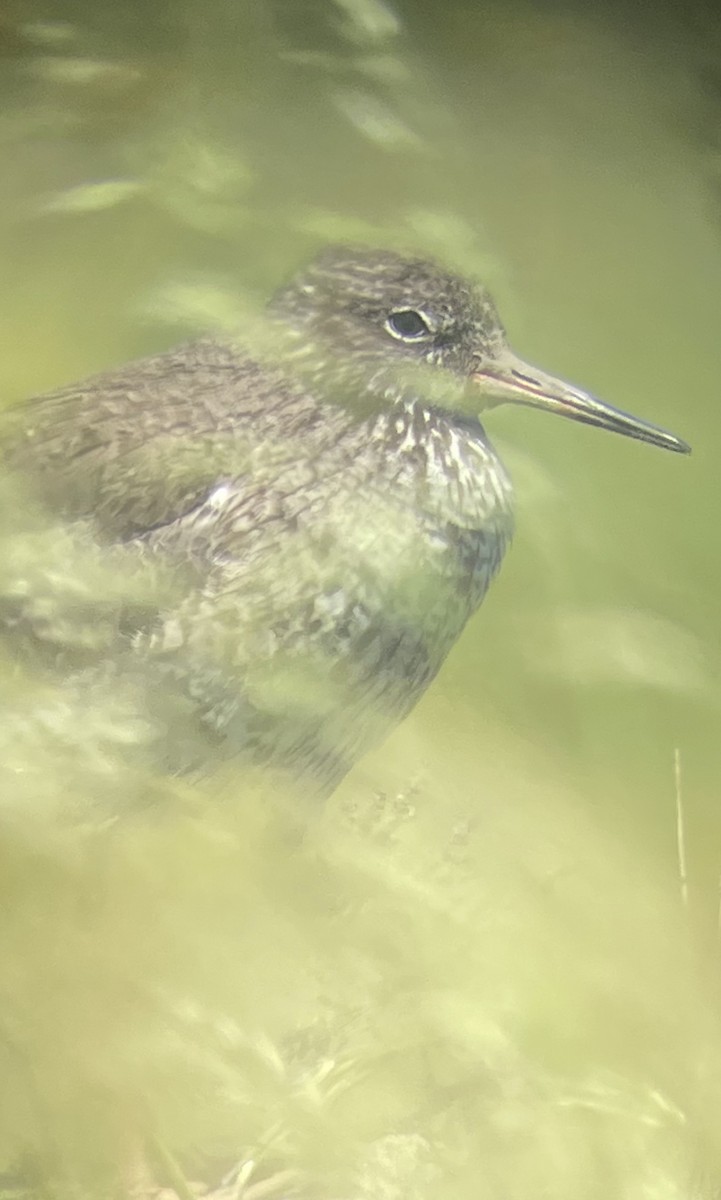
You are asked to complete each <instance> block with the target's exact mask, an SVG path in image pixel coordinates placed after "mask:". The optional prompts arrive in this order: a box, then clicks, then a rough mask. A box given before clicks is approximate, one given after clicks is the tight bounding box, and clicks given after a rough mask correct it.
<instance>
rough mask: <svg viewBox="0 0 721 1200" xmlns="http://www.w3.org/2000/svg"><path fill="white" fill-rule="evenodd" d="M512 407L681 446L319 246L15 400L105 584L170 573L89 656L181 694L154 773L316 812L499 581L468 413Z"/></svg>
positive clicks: (417, 691) (364, 252)
mask: <svg viewBox="0 0 721 1200" xmlns="http://www.w3.org/2000/svg"><path fill="white" fill-rule="evenodd" d="M504 402H508V403H511V404H520V405H526V406H531V407H534V408H538V409H541V410H545V411H547V412H552V413H557V414H559V415H561V416H565V417H569V418H571V419H573V420H575V421H577V422H583V423H586V424H588V425H593V426H597V427H599V428H601V429H607V430H611V431H615V432H617V433H620V434H623V435H625V436H627V437H630V438H635V439H638V440H640V441H644V442H647V443H650V444H652V445H655V446H658V447H662V448H665V449H667V450H671V451H675V452H678V453H687V452H688V451H689V449H690V448H689V446H688V445H687V444H686V443H685V442H684V441H682V440H681V439H680V438H678V437H676V436H675V435H674V434H672V433H670V432H667V431H666V430H664V429H662V428H660V427H658V426H655V425H652V424H650V423H648V422H646V421H643V420H640V419H639V418H636V417H634V416H632V415H630V414H628V413H625V412H623V411H621V410H619V409H616V408H613V407H611V406H610V405H608V404H606V403H603V402H602V401H601V400H599V399H596V398H595V397H594V396H593V395H592V394H591V393H589V392H587V391H584V390H582V389H580V388H577V387H575V386H572V385H570V384H568V383H566V382H564V381H563V380H561V379H558V378H556V377H555V376H553V375H550V374H548V373H546V372H545V371H542V370H540V369H539V368H537V367H535V366H532V365H530V364H528V363H526V362H525V361H523V359H521V358H519V357H518V356H517V355H516V354H515V353H514V351H513V350H512V349H511V348H510V345H509V343H508V339H507V336H506V333H505V330H504V326H503V324H502V322H501V318H500V316H499V314H498V311H497V308H496V306H495V303H494V301H493V299H492V298H491V296H490V294H489V292H488V291H487V289H486V288H485V286H483V285H482V284H481V283H479V282H476V281H474V280H471V279H467V278H465V277H464V276H462V275H460V274H457V273H455V272H454V271H452V270H449V269H447V268H446V267H444V266H443V265H441V264H439V263H438V262H436V261H435V260H430V259H426V258H425V257H423V256H422V255H414V254H403V253H397V252H396V251H392V250H388V249H376V248H373V247H368V246H346V245H331V246H328V247H326V248H324V249H323V250H321V252H320V253H319V254H318V255H317V256H316V257H315V258H314V259H313V260H312V261H310V262H309V263H308V264H307V265H306V266H305V267H303V268H301V269H300V270H299V271H298V272H297V273H296V274H295V275H293V276H292V277H291V278H290V281H289V282H287V283H285V284H284V285H282V286H281V287H280V288H279V289H278V290H277V291H276V292H275V294H273V295H272V296H271V298H270V300H269V301H268V304H267V306H266V308H265V311H264V313H263V317H262V320H261V321H259V322H249V324H248V328H247V329H245V330H241V331H240V332H238V333H232V334H229V333H227V332H225V331H223V332H220V333H217V334H213V335H203V336H200V337H198V338H197V339H195V340H193V341H190V342H187V343H185V344H183V345H181V346H179V347H177V348H175V349H171V350H169V351H166V352H163V353H159V354H156V355H154V356H151V357H148V358H145V359H142V360H140V361H137V362H134V363H131V364H129V365H124V366H121V367H119V368H117V369H111V370H109V371H107V372H105V373H103V374H100V375H97V376H94V377H92V378H90V379H89V380H88V381H87V382H85V383H81V384H78V385H74V386H70V387H65V388H62V389H61V390H58V391H55V392H52V393H49V394H47V395H43V396H40V397H37V398H34V399H31V400H28V401H24V402H22V403H20V404H19V405H17V406H15V407H14V408H13V409H12V410H11V411H10V413H9V416H8V417H7V418H6V421H5V425H4V430H3V433H2V435H1V436H0V452H1V453H2V456H3V459H4V462H5V467H6V471H8V472H10V474H11V477H12V478H13V479H14V478H18V479H19V480H20V481H21V485H22V487H23V488H24V489H25V490H26V493H27V494H29V495H30V494H31V495H32V497H33V502H37V503H39V504H40V505H42V506H43V508H44V509H45V510H46V511H47V512H48V513H50V514H52V516H53V517H54V518H56V519H58V520H59V521H61V522H62V523H63V527H64V528H66V529H72V530H77V531H79V533H81V534H82V537H83V538H85V539H90V541H91V542H92V544H93V545H94V546H98V547H102V548H103V549H104V550H106V551H107V553H108V554H110V556H111V559H110V560H109V561H112V562H114V563H117V564H119V570H120V572H121V573H123V572H125V570H126V568H127V570H128V571H130V570H131V569H132V564H137V563H141V564H143V565H145V566H147V565H148V564H150V565H151V566H153V567H154V568H157V569H158V570H159V571H161V573H166V572H167V573H168V574H169V575H170V576H172V578H173V585H172V588H171V590H170V593H169V594H168V595H167V596H165V595H164V594H163V595H162V596H161V597H160V598H158V599H157V600H154V601H153V604H152V605H151V606H150V611H149V612H146V611H143V612H142V613H141V614H138V613H133V611H132V604H131V605H130V606H129V610H130V615H128V613H126V614H125V616H124V618H123V619H121V620H120V621H119V622H118V635H117V638H118V641H117V645H115V646H114V648H113V649H112V652H111V650H110V649H106V650H104V651H103V653H104V654H105V655H106V657H107V658H108V659H113V662H115V663H117V662H118V661H121V660H122V662H123V664H124V668H123V669H127V670H130V671H135V672H136V673H137V674H138V675H142V677H143V678H144V679H146V680H147V681H149V682H147V695H148V696H149V697H152V696H154V695H155V696H162V697H163V698H164V699H163V701H162V703H160V702H159V705H160V706H159V709H158V711H160V712H161V713H163V704H170V700H169V697H172V698H173V703H174V704H175V706H176V710H174V711H175V713H176V717H177V719H178V721H179V725H178V728H179V729H180V731H181V732H180V734H179V735H178V736H176V737H175V739H174V749H173V750H172V751H171V750H170V749H167V748H166V750H165V751H164V752H163V753H164V755H165V758H164V762H165V763H166V766H167V769H168V770H170V771H171V772H178V773H182V772H191V773H192V772H193V771H196V770H197V771H201V772H202V771H203V770H205V769H206V768H208V767H209V764H212V763H213V762H215V761H219V760H223V761H225V760H226V759H231V760H238V761H240V762H247V763H252V764H254V765H260V766H261V767H262V766H267V767H270V768H273V769H278V770H280V771H282V772H287V773H289V775H290V776H292V777H293V778H295V779H298V780H303V781H304V782H305V783H306V784H307V785H308V786H309V787H310V788H311V790H312V791H313V792H314V793H317V794H318V795H322V796H327V795H328V794H330V793H331V792H332V791H333V790H334V789H335V787H336V786H337V784H338V783H339V782H340V780H341V779H342V778H343V777H344V775H345V774H346V773H347V772H348V770H349V769H350V768H351V767H352V766H353V765H354V764H355V763H356V762H357V761H358V760H359V759H360V758H361V757H362V756H363V755H364V754H365V753H366V752H367V751H368V750H369V749H370V748H371V747H373V746H374V745H376V744H377V743H378V742H380V741H381V740H382V739H383V738H384V737H385V736H386V734H387V733H388V732H389V731H390V729H392V728H393V727H394V726H395V725H396V724H397V723H398V722H400V721H402V720H403V719H404V718H405V717H406V716H407V714H408V713H409V712H410V711H411V709H412V708H413V706H414V705H415V704H416V702H417V701H418V699H419V698H420V697H421V695H422V694H423V693H424V691H425V690H426V689H427V688H428V686H429V685H430V683H431V682H432V680H433V679H434V678H435V676H436V675H437V673H438V671H439V669H440V667H441V665H442V664H443V662H444V660H445V658H446V656H447V655H448V653H449V651H450V649H451V647H452V646H453V645H454V643H455V642H456V641H457V639H458V637H459V636H460V634H461V632H462V630H463V629H464V627H465V625H466V623H467V621H468V620H469V618H470V617H471V616H472V615H473V614H474V613H475V611H476V610H477V608H478V607H479V605H480V604H481V602H482V600H483V598H484V596H485V594H486V592H487V590H488V588H489V586H490V584H491V582H492V580H493V579H494V577H495V576H496V574H497V572H498V570H499V567H500V565H501V562H502V560H503V558H504V555H505V553H506V551H507V549H508V546H509V544H510V542H511V538H512V533H513V520H514V519H513V491H512V485H511V481H510V478H509V476H508V474H507V471H506V469H505V467H504V465H503V463H502V461H501V459H500V457H499V455H498V454H497V452H496V450H495V449H494V447H493V445H492V443H491V441H490V440H489V438H488V436H487V434H486V431H485V426H484V424H483V423H482V422H484V421H485V413H486V411H487V410H489V409H490V408H492V407H493V406H495V405H498V404H502V403H504ZM141 607H142V606H141ZM22 620H23V614H22V613H21V614H20V617H18V613H17V611H15V614H14V618H13V621H12V622H9V621H8V620H7V619H6V626H7V627H8V628H9V627H10V626H12V627H13V628H15V629H17V626H18V624H22ZM32 623H33V618H32V614H30V615H29V616H28V613H25V624H26V625H28V624H29V625H30V626H31V627H32ZM30 632H31V634H32V633H33V629H32V628H31V630H30ZM43 636H44V638H45V641H46V642H48V641H49V642H52V641H53V638H52V636H50V635H49V634H48V632H47V630H45V632H44V635H43ZM148 706H149V711H154V710H153V704H152V699H151V700H148ZM157 707H158V706H157V705H156V708H157ZM178 713H180V714H181V716H178ZM181 718H182V719H181ZM158 725H159V726H164V727H165V728H166V729H167V727H168V726H169V725H172V719H171V718H169V717H167V714H164V715H163V716H162V717H161V718H159V719H158ZM191 731H192V734H191ZM168 745H170V739H168Z"/></svg>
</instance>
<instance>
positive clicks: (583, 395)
mask: <svg viewBox="0 0 721 1200" xmlns="http://www.w3.org/2000/svg"><path fill="white" fill-rule="evenodd" d="M471 379H472V380H473V382H474V384H475V385H476V386H477V387H480V388H481V389H482V390H483V391H484V392H486V393H487V394H488V395H489V396H492V397H493V398H494V399H495V402H496V403H497V404H503V403H504V402H507V403H510V404H527V405H529V406H530V407H531V408H543V409H546V411H547V412H555V413H558V414H559V415H560V416H562V417H570V418H571V419H572V420H574V421H581V422H583V424H584V425H598V426H599V428H601V429H610V430H611V431H612V432H613V433H622V434H624V435H625V436H626V437H632V438H637V439H638V440H639V441H640V442H650V443H651V445H652V446H662V447H663V448H664V449H665V450H675V451H676V453H677V454H689V453H690V452H691V447H690V446H689V445H688V444H687V443H686V442H683V441H681V438H677V437H676V436H675V434H673V433H669V432H668V431H667V430H666V429H660V428H659V426H658V425H651V424H650V422H648V421H642V420H640V419H639V418H638V417H633V416H631V414H630V413H626V412H622V411H621V409H618V408H612V407H611V405H610V404H604V403H603V402H602V401H601V400H597V399H596V397H595V396H591V395H590V394H589V393H588V392H582V391H581V389H580V388H576V387H571V385H570V384H568V383H564V382H563V380H562V379H556V378H555V376H553V375H547V374H546V373H545V372H544V371H539V370H538V368H537V367H532V366H529V364H528V363H525V362H524V361H523V360H522V359H520V358H516V356H515V354H513V353H512V352H511V351H508V352H507V354H505V355H504V356H503V357H502V358H498V359H494V361H493V362H490V363H488V365H487V366H483V367H482V368H480V369H478V370H476V371H474V372H473V373H472V375H471Z"/></svg>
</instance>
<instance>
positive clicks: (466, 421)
mask: <svg viewBox="0 0 721 1200" xmlns="http://www.w3.org/2000/svg"><path fill="white" fill-rule="evenodd" d="M367 431H368V437H369V439H370V442H371V443H372V444H375V445H377V446H380V447H382V449H383V458H384V462H385V464H386V471H387V473H388V474H389V475H390V476H391V479H392V482H393V484H394V485H395V486H398V485H401V486H405V487H406V488H410V489H413V491H414V495H415V503H417V504H419V505H420V506H421V507H422V509H423V510H424V511H425V512H426V513H427V515H428V517H429V518H431V519H432V520H434V521H435V522H436V523H441V524H448V525H453V526H455V527H457V528H460V529H467V530H476V531H486V530H489V529H490V530H492V531H493V532H494V534H495V535H496V536H498V537H503V538H504V539H506V540H507V539H508V538H510V534H511V528H512V502H513V492H512V486H511V481H510V479H509V477H508V475H507V473H506V470H505V468H504V467H503V464H502V463H501V460H500V459H499V457H498V455H497V454H496V452H495V450H494V449H493V446H492V445H491V443H490V441H489V440H488V438H487V436H486V433H485V430H484V429H483V426H482V425H481V423H480V421H478V420H477V419H476V418H471V417H468V416H466V415H463V414H458V413H453V412H448V411H446V410H444V409H440V408H436V407H434V406H433V405H428V404H426V403H424V402H423V401H420V400H417V399H416V400H409V399H407V398H405V399H402V400H399V401H398V402H397V403H395V404H393V405H392V406H391V408H389V409H386V410H385V411H384V412H382V413H380V414H378V415H377V416H375V417H373V418H371V419H370V420H369V421H368V422H367Z"/></svg>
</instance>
